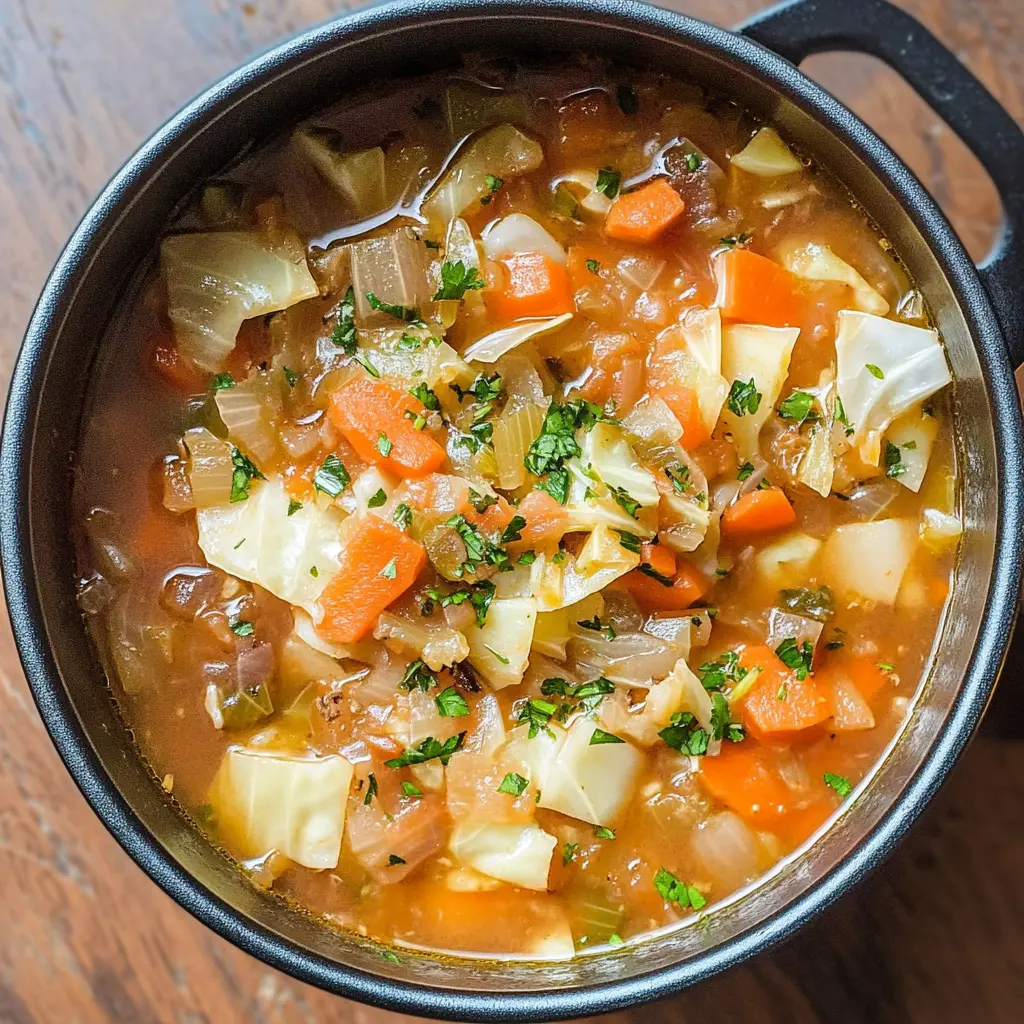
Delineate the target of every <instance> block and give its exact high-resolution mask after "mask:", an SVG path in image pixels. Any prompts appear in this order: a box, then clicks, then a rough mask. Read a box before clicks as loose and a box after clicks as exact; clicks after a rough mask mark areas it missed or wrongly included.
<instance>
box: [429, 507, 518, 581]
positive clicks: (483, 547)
mask: <svg viewBox="0 0 1024 1024" xmlns="http://www.w3.org/2000/svg"><path fill="white" fill-rule="evenodd" d="M444 525H445V526H447V527H450V528H451V529H453V530H455V532H456V533H457V534H458V535H459V536H460V537H461V538H462V542H463V544H465V545H466V561H465V562H463V563H462V565H461V566H460V567H459V570H458V574H459V575H462V574H464V573H467V572H476V570H477V567H478V566H479V565H481V564H482V563H483V562H491V563H492V564H493V565H496V566H498V568H499V569H502V568H504V567H506V566H508V564H509V557H508V552H507V551H505V549H504V548H501V547H498V545H496V544H492V543H491V542H490V541H489V540H486V539H485V538H484V537H483V535H482V534H481V533H480V531H479V530H477V528H476V527H475V526H473V525H472V523H469V522H467V521H466V517H465V516H464V515H462V514H461V513H458V514H456V515H453V516H449V518H448V519H446V520H445V521H444Z"/></svg>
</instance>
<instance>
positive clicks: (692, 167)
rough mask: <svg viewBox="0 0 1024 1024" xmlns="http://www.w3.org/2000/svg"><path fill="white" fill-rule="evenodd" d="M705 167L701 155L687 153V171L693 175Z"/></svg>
mask: <svg viewBox="0 0 1024 1024" xmlns="http://www.w3.org/2000/svg"><path fill="white" fill-rule="evenodd" d="M703 166H704V161H703V160H702V159H701V157H700V154H699V153H687V154H686V169H687V170H688V171H689V172H690V173H691V174H693V172H694V171H699V170H700V169H701V167H703Z"/></svg>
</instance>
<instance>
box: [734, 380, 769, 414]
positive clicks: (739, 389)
mask: <svg viewBox="0 0 1024 1024" xmlns="http://www.w3.org/2000/svg"><path fill="white" fill-rule="evenodd" d="M725 401H726V404H727V405H728V406H729V410H730V412H732V414H733V415H734V416H746V415H747V414H748V413H749V414H750V415H753V414H754V413H755V412H757V410H758V408H759V407H760V405H761V392H760V391H758V390H757V387H756V386H755V384H754V378H753V377H751V378H750V380H748V381H747V382H746V383H744V382H743V381H741V380H734V381H733V382H732V387H731V388H730V389H729V397H728V398H726V400H725Z"/></svg>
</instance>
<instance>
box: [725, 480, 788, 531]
mask: <svg viewBox="0 0 1024 1024" xmlns="http://www.w3.org/2000/svg"><path fill="white" fill-rule="evenodd" d="M795 522H796V512H794V511H793V506H792V505H790V503H789V499H788V498H787V497H786V495H785V494H783V493H782V491H781V490H779V488H778V487H768V488H765V489H764V490H756V491H750V493H749V494H744V495H743V497H742V498H740V499H739V501H736V502H734V503H733V504H732V505H730V506H729V507H728V508H727V509H726V510H725V511H724V512H723V513H722V533H724V534H725V535H726V536H727V537H745V536H750V535H752V534H759V533H771V532H772V531H773V530H784V529H785V528H786V527H787V526H792V525H793V524H794V523H795Z"/></svg>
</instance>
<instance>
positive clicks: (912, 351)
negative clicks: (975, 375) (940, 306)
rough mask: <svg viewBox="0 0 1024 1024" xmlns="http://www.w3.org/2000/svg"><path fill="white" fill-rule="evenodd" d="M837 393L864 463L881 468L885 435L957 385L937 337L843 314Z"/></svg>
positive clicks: (920, 329) (929, 332)
mask: <svg viewBox="0 0 1024 1024" xmlns="http://www.w3.org/2000/svg"><path fill="white" fill-rule="evenodd" d="M836 356H837V359H838V373H837V379H836V382H837V387H838V391H839V398H840V400H841V401H842V403H843V410H844V412H845V413H846V418H847V420H848V421H849V424H850V426H851V427H852V428H853V434H852V436H851V437H850V441H851V443H852V444H853V445H854V446H856V447H857V448H858V449H859V451H860V455H861V458H862V459H863V460H864V461H865V462H866V463H868V464H869V465H871V466H877V465H878V463H879V458H880V455H881V440H882V434H883V433H884V432H885V430H886V429H887V428H888V426H889V424H890V423H892V421H893V420H894V419H895V418H896V417H897V416H899V415H900V414H901V413H904V412H906V411H907V410H908V409H910V408H911V407H912V406H914V405H916V404H917V403H919V402H923V401H924V400H925V399H926V398H928V397H929V395H933V394H935V392H936V391H938V390H939V389H940V388H943V387H945V386H946V385H947V384H948V383H949V382H950V380H951V379H952V378H951V377H950V374H949V367H948V366H947V365H946V354H945V352H944V351H943V349H942V343H941V342H940V341H939V335H938V332H937V331H933V330H931V329H925V328H923V327H912V326H911V325H910V324H901V323H896V322H895V321H893V320H886V319H884V318H883V317H879V316H872V315H871V314H869V313H855V312H853V311H852V310H848V309H843V310H840V311H839V328H838V333H837V335H836Z"/></svg>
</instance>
